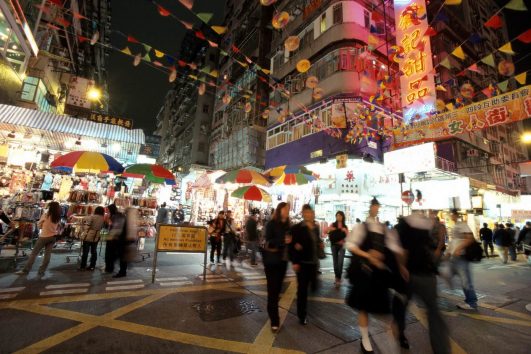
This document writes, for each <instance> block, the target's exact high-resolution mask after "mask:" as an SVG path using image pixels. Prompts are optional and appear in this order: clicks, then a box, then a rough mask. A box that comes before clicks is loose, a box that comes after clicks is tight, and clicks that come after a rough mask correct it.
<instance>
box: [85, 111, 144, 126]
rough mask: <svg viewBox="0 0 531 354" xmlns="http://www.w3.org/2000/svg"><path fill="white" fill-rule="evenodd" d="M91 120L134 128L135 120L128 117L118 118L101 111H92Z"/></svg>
mask: <svg viewBox="0 0 531 354" xmlns="http://www.w3.org/2000/svg"><path fill="white" fill-rule="evenodd" d="M89 120H90V121H91V122H96V123H105V124H110V125H117V126H119V127H124V128H127V129H133V121H132V120H131V119H128V118H118V117H113V116H109V115H107V114H101V113H91V114H90V117H89Z"/></svg>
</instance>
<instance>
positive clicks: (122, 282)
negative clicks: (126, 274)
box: [107, 279, 144, 285]
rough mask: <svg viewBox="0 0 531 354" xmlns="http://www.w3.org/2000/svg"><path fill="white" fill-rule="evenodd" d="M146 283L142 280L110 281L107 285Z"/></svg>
mask: <svg viewBox="0 0 531 354" xmlns="http://www.w3.org/2000/svg"><path fill="white" fill-rule="evenodd" d="M143 282H144V281H143V280H141V279H136V280H115V281H108V282H107V285H118V284H136V283H143Z"/></svg>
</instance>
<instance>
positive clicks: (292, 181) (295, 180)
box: [275, 173, 315, 186]
mask: <svg viewBox="0 0 531 354" xmlns="http://www.w3.org/2000/svg"><path fill="white" fill-rule="evenodd" d="M312 181H315V177H314V176H311V175H306V174H304V173H284V174H282V176H280V178H279V179H278V180H277V181H276V182H275V185H285V186H292V185H302V184H308V183H310V182H312Z"/></svg>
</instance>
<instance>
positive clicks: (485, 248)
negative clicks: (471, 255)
mask: <svg viewBox="0 0 531 354" xmlns="http://www.w3.org/2000/svg"><path fill="white" fill-rule="evenodd" d="M489 248H490V256H491V257H492V256H494V246H493V245H492V241H485V240H483V251H484V252H485V257H489V251H488V250H489Z"/></svg>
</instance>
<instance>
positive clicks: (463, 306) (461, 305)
mask: <svg viewBox="0 0 531 354" xmlns="http://www.w3.org/2000/svg"><path fill="white" fill-rule="evenodd" d="M456 306H457V308H458V309H461V310H467V311H476V310H477V308H476V307H472V306H470V305H469V304H467V303H465V302H463V303H459V304H457V305H456Z"/></svg>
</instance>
